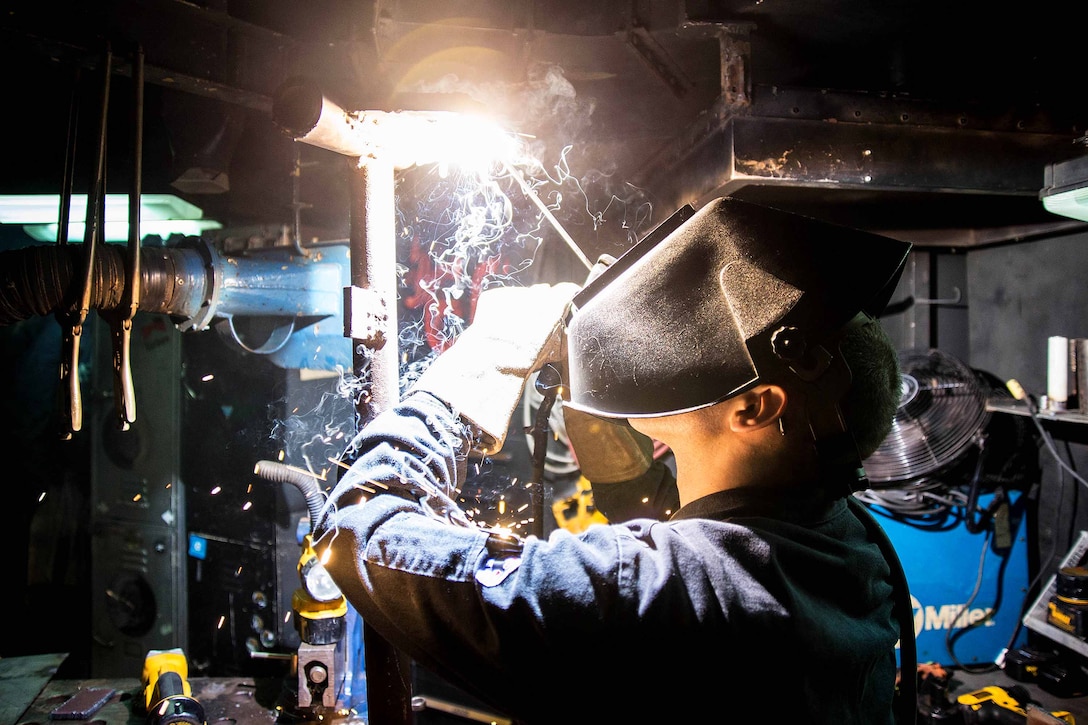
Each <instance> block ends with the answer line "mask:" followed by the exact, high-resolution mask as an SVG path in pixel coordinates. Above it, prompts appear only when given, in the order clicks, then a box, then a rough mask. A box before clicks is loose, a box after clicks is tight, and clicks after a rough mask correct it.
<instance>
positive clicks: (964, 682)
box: [0, 660, 1088, 725]
mask: <svg viewBox="0 0 1088 725" xmlns="http://www.w3.org/2000/svg"><path fill="white" fill-rule="evenodd" d="M0 661H2V660H0ZM950 675H951V677H950V685H949V695H950V697H953V698H955V697H958V696H959V695H962V694H965V693H969V692H973V691H976V690H980V689H982V688H985V687H991V686H996V687H1000V688H1003V689H1005V690H1008V689H1010V688H1012V687H1014V686H1016V685H1020V686H1022V687H1025V688H1026V689H1027V690H1028V692H1029V693H1030V696H1031V699H1032V701H1033V702H1035V703H1036V704H1038V705H1039V706H1040V707H1042V708H1044V709H1045V710H1046V711H1047V712H1068V713H1070V714H1071V715H1073V717H1074V718H1075V721H1076V723H1077V724H1078V725H1088V697H1071V698H1061V697H1056V696H1054V695H1051V694H1049V693H1047V692H1045V691H1044V690H1042V689H1041V688H1039V687H1037V686H1036V685H1034V684H1031V683H1022V682H1017V681H1015V680H1013V679H1012V678H1010V677H1008V676H1007V675H1005V673H1004V672H1002V671H1000V670H998V671H995V672H992V673H984V674H973V673H969V672H966V671H964V670H959V669H953V670H950ZM190 683H191V685H192V688H193V697H194V698H196V699H197V700H198V701H199V702H200V703H201V705H203V707H204V710H205V714H206V716H207V722H208V723H209V725H216V724H222V723H236V724H237V725H259V724H260V723H293V724H295V725H300V724H302V723H308V722H310V721H308V720H306V719H301V718H299V717H298V716H297V715H294V714H289V713H284V712H283V711H282V710H281V709H280V708H279V705H278V704H277V703H280V702H283V701H284V698H285V697H286V696H287V695H288V694H289V693H287V692H286V690H285V687H286V685H285V683H284V682H281V681H274V680H254V679H252V678H245V677H204V678H202V677H194V678H192V679H191V680H190ZM31 687H33V685H31ZM88 687H107V688H112V689H114V690H115V693H114V695H113V696H112V697H111V698H110V700H109V701H108V702H107V703H106V705H104V706H103V707H102V709H100V710H99V711H98V712H97V713H95V715H94V716H93V717H92V718H90V719H88V720H51V719H50V717H49V713H50V712H51V711H52V710H53V709H54V708H56V707H57V706H58V705H60V704H61V703H62V702H64V701H65V700H66V699H68V698H69V697H71V696H72V695H73V694H74V693H75V692H76V691H77V690H79V689H81V688H88ZM557 696H561V694H560V693H557ZM140 697H142V692H141V689H140V682H139V681H138V680H137V679H134V678H133V679H127V678H126V679H87V680H57V679H50V680H48V682H46V684H45V686H44V688H41V691H40V692H39V693H38V694H37V695H36V696H33V697H32V701H31V704H30V706H29V707H28V708H26V709H25V711H23V712H22V714H21V716H16V717H15V718H14V719H10V718H9V719H7V720H3V719H0V725H55V724H56V723H60V722H69V723H75V724H77V725H78V723H94V724H95V725H145V722H146V721H145V716H144V714H143V712H142V709H141V708H140V707H139V703H140V700H139V698H140ZM288 699H289V698H288ZM431 721H433V720H431ZM442 721H443V722H464V723H466V724H467V723H468V722H470V721H469V720H463V719H461V718H455V717H452V716H450V717H448V718H447V719H443V720H442ZM313 722H315V723H316V722H317V721H313ZM925 722H926V720H924V719H920V720H919V725H924V723H925ZM1025 722H1026V720H1025ZM321 723H322V725H329V724H330V723H335V724H337V725H341V724H342V725H364V723H365V721H364V720H363V719H362V718H360V717H357V716H354V715H353V714H352V713H342V714H341V716H340V717H332V718H330V717H328V716H326V717H325V718H324V719H322V720H321Z"/></svg>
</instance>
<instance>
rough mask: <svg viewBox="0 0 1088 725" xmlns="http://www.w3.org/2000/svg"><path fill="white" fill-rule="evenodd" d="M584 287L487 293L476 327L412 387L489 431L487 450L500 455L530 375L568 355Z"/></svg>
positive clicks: (568, 285)
mask: <svg viewBox="0 0 1088 725" xmlns="http://www.w3.org/2000/svg"><path fill="white" fill-rule="evenodd" d="M579 289H580V288H579V286H578V285H576V284H574V283H571V282H563V283H560V284H556V285H546V284H538V285H533V286H532V287H493V288H491V289H487V290H484V292H483V293H482V294H481V295H480V298H479V300H478V301H477V303H476V314H475V316H474V318H473V320H472V324H470V325H469V326H468V328H467V329H465V331H464V332H462V333H461V334H460V335H459V336H458V338H457V340H455V341H454V343H453V345H451V346H450V347H449V348H448V349H447V350H446V351H445V352H443V353H442V354H441V355H439V356H438V358H436V359H435V361H434V362H433V363H432V364H431V366H430V367H429V368H427V370H426V371H425V372H424V373H423V375H421V376H420V378H419V380H417V381H416V383H415V384H414V385H413V386H412V390H413V391H414V390H424V391H426V392H429V393H431V394H433V395H435V396H436V397H438V398H440V399H442V400H444V401H445V402H446V403H448V404H449V405H450V406H451V407H452V408H453V409H454V410H455V411H456V412H457V413H459V414H460V415H461V417H463V418H465V419H467V420H468V421H469V422H471V423H473V424H474V425H475V426H476V427H477V428H479V429H480V431H481V432H482V433H483V434H484V435H483V440H482V441H480V442H479V443H478V444H477V445H478V447H479V450H480V452H482V453H484V454H487V455H490V454H492V453H495V452H497V451H498V450H499V449H500V448H502V444H503V442H504V440H505V438H506V431H507V428H508V427H509V425H510V417H511V416H512V415H513V412H514V409H515V408H516V407H517V405H518V403H519V402H520V400H521V395H522V392H523V391H524V388H525V380H526V378H527V377H528V376H529V375H530V374H532V373H533V372H534V371H536V370H538V369H540V368H541V367H542V366H543V365H544V364H545V363H548V362H553V361H556V360H559V359H561V358H562V357H563V355H564V354H565V352H566V351H565V349H564V346H565V343H566V338H565V337H564V335H563V327H564V318H565V317H566V314H567V308H568V305H569V304H570V300H571V298H572V297H574V295H575V294H576V293H577V292H578V290H579Z"/></svg>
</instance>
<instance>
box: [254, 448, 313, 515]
mask: <svg viewBox="0 0 1088 725" xmlns="http://www.w3.org/2000/svg"><path fill="white" fill-rule="evenodd" d="M253 472H254V473H256V474H257V475H258V476H260V477H261V478H263V479H265V480H268V481H272V482H274V483H290V484H291V485H293V486H294V487H295V488H297V489H298V490H299V491H301V492H302V495H303V496H304V497H305V498H306V508H307V509H308V510H309V512H310V530H311V531H312V530H313V527H314V525H315V524H316V523H317V517H318V516H320V515H321V507H322V506H324V505H325V495H324V494H323V493H322V492H321V487H320V486H319V485H318V484H317V477H316V476H314V475H313V474H311V473H307V472H306V471H301V470H299V469H297V468H292V467H291V466H288V465H285V464H283V463H277V462H276V461H257V465H256V466H254V467H253Z"/></svg>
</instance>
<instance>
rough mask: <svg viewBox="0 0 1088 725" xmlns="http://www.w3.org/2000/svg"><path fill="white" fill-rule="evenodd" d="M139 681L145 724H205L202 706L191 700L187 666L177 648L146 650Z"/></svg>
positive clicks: (183, 654)
mask: <svg viewBox="0 0 1088 725" xmlns="http://www.w3.org/2000/svg"><path fill="white" fill-rule="evenodd" d="M142 682H143V685H144V705H145V707H146V711H147V725H182V724H184V725H207V720H206V719H205V717H204V707H203V706H202V705H201V704H200V703H199V702H197V700H196V699H195V698H194V697H193V688H192V685H190V684H189V663H188V661H187V660H186V659H185V652H183V651H182V650H181V649H165V650H151V651H149V652H148V653H147V657H145V658H144V673H143V678H142Z"/></svg>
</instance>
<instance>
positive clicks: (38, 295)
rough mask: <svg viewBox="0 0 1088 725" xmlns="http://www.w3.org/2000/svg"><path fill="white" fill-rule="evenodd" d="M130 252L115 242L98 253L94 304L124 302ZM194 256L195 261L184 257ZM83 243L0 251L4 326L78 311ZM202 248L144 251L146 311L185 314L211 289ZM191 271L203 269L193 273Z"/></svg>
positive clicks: (104, 307)
mask: <svg viewBox="0 0 1088 725" xmlns="http://www.w3.org/2000/svg"><path fill="white" fill-rule="evenodd" d="M127 255H128V251H127V250H126V249H125V248H124V247H120V246H117V245H111V244H103V245H101V246H100V247H99V248H98V250H97V251H96V253H95V260H94V269H93V270H92V272H91V290H90V291H91V298H90V308H91V309H96V310H100V311H107V310H114V309H116V308H117V307H119V306H120V305H121V304H122V303H123V302H124V300H125V287H126V285H127V277H126V268H127ZM193 255H195V256H196V257H197V259H196V260H189V259H186V258H187V257H190V256H193ZM83 259H84V245H82V244H65V245H43V246H37V247H24V248H22V249H11V250H7V251H3V252H0V325H10V324H13V323H15V322H19V321H20V320H26V319H28V318H30V317H34V316H45V315H49V314H52V313H54V312H58V311H69V310H78V309H79V305H80V299H79V298H80V295H81V293H82V282H83V280H82V279H76V277H77V276H78V275H79V273H80V272H81V271H82V270H83V269H84V262H83ZM204 268H205V265H204V263H203V261H202V259H201V258H200V252H199V251H198V250H197V249H192V248H174V247H163V248H151V249H148V248H145V249H141V250H140V307H139V309H141V310H144V311H147V312H158V313H161V314H173V315H182V316H184V315H185V313H186V312H187V308H188V307H190V306H191V305H192V304H193V303H192V300H193V298H194V296H197V299H199V296H201V295H203V291H204V290H205V289H206V288H207V285H208V280H207V272H206V271H205V270H204ZM192 270H199V274H197V275H195V276H194V272H193V271H192Z"/></svg>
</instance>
